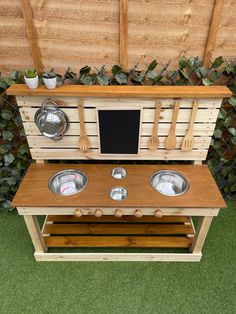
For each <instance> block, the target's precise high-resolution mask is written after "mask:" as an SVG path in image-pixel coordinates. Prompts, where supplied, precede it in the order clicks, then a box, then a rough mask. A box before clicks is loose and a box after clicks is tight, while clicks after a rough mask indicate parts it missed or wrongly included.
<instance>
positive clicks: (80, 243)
mask: <svg viewBox="0 0 236 314" xmlns="http://www.w3.org/2000/svg"><path fill="white" fill-rule="evenodd" d="M44 239H45V243H46V245H47V246H48V247H140V248H147V247H148V248H157V247H159V248H189V247H190V245H191V240H190V239H189V238H187V237H161V236H160V237H159V236H158V237H151V236H148V237H144V236H50V237H45V238H44Z"/></svg>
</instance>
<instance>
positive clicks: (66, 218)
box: [47, 215, 191, 224]
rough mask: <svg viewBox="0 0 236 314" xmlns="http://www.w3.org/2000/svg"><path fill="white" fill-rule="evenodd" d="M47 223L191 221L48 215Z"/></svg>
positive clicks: (185, 217)
mask: <svg viewBox="0 0 236 314" xmlns="http://www.w3.org/2000/svg"><path fill="white" fill-rule="evenodd" d="M47 221H48V222H67V223H68V222H88V223H91V222H94V223H99V222H102V223H104V222H122V223H125V222H128V223H130V222H139V223H150V222H151V223H153V222H158V223H173V222H174V223H179V224H181V223H184V222H188V223H189V222H190V221H191V219H190V217H188V216H164V217H158V218H157V217H155V216H143V217H142V218H137V217H135V216H123V217H119V218H118V217H115V216H103V217H102V219H101V218H98V217H95V216H82V217H75V216H71V215H63V216H58V215H49V216H48V217H47Z"/></svg>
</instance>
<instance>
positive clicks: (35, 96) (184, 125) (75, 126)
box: [8, 86, 230, 160]
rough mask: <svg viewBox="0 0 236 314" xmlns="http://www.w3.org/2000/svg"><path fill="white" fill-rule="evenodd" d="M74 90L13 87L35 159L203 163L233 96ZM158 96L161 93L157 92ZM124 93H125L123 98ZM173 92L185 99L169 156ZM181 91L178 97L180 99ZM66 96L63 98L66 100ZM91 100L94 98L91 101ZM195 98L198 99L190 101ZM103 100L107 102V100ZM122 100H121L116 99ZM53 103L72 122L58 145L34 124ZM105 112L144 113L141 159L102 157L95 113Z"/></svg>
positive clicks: (220, 91) (220, 90)
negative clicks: (189, 140) (84, 146)
mask: <svg viewBox="0 0 236 314" xmlns="http://www.w3.org/2000/svg"><path fill="white" fill-rule="evenodd" d="M75 87H76V86H73V88H72V91H73V92H68V91H70V89H69V86H67V87H66V86H65V87H61V88H58V89H56V90H54V91H47V90H45V88H43V87H41V88H40V89H38V90H36V91H32V90H28V91H27V90H26V89H25V87H22V89H20V88H19V86H15V87H11V90H10V91H8V94H16V95H17V103H18V105H19V107H20V113H21V117H22V120H23V124H24V129H25V133H26V136H27V139H28V144H29V147H30V151H31V154H32V158H33V159H36V160H40V159H43V160H45V159H62V160H69V159H70V160H78V159H96V160H99V159H100V160H113V159H119V160H126V159H132V160H205V159H206V156H207V153H208V149H209V145H210V142H211V137H212V135H213V132H214V129H215V123H216V120H217V116H218V113H219V108H220V106H221V102H222V98H223V96H226V97H227V96H230V92H229V90H227V89H226V88H225V87H219V86H218V87H216V88H215V90H214V89H212V87H211V88H210V89H209V88H207V87H197V89H196V88H195V87H194V88H193V87H191V86H190V87H185V89H184V88H183V87H175V86H173V87H169V89H165V88H166V87H165V88H164V89H163V87H160V88H158V87H155V88H153V87H149V88H150V89H147V88H146V87H145V88H144V89H142V88H141V89H139V87H126V88H124V89H122V88H121V87H120V86H118V88H117V89H116V86H114V87H111V86H109V87H108V88H107V87H105V86H103V87H102V88H101V86H99V87H97V86H94V90H96V91H95V92H94V93H93V92H91V90H93V89H92V88H93V87H84V86H82V87H81V86H77V88H78V90H79V92H78V91H77V92H76V89H75ZM14 88H15V90H14ZM106 90H107V91H109V92H108V95H107V94H106ZM117 90H118V92H117ZM136 90H137V91H140V90H143V91H144V93H141V92H139V93H138V94H137V93H135V91H136ZM158 90H159V91H161V92H160V93H158V92H156V91H158ZM81 91H82V92H81ZM101 91H102V92H101ZM119 91H120V92H119ZM123 91H125V93H124V92H123ZM127 91H129V92H130V94H129V95H128V96H126V97H124V96H123V95H124V94H125V95H127ZM145 91H148V93H149V94H148V93H147V94H145ZM175 91H176V94H177V95H178V96H179V97H181V96H182V97H181V98H178V101H179V103H180V111H179V115H178V119H177V126H176V136H177V143H176V148H175V149H174V150H166V149H165V140H166V137H167V136H168V133H169V130H170V126H171V119H172V113H173V105H174V101H175V99H174V98H173V97H171V96H172V95H174V94H175ZM178 91H180V92H179V93H178ZM184 91H186V92H184ZM209 91H210V92H209ZM63 93H64V94H65V96H63ZM90 94H91V97H88V95H90ZM194 94H195V97H189V96H193V95H194ZM22 95H25V96H22ZM48 95H50V96H48ZM68 95H69V96H68ZM104 95H105V96H106V97H105V98H104ZM119 95H120V96H121V97H118V96H119ZM98 96H99V97H98ZM112 96H113V97H112ZM114 96H116V97H114ZM154 96H156V97H154ZM81 97H82V98H83V103H84V115H85V127H86V132H87V135H88V136H89V139H90V142H91V149H90V151H89V152H87V153H84V152H82V151H80V150H79V148H78V139H79V135H80V126H79V116H78V107H77V105H78V100H79V99H80V98H81ZM127 97H129V98H127ZM49 98H50V99H53V100H54V101H56V102H57V103H58V105H59V107H60V108H61V109H62V110H63V111H64V112H65V113H66V114H67V115H68V117H69V120H70V128H69V130H68V131H67V133H66V134H65V135H64V137H63V138H62V139H61V140H59V141H54V140H51V139H48V138H46V137H44V136H43V135H41V133H40V131H39V130H38V128H37V126H36V125H35V123H34V114H35V112H36V111H37V110H38V108H39V107H40V106H41V104H42V102H43V101H44V100H46V99H49ZM157 99H158V100H159V101H160V102H161V104H162V111H161V115H160V123H159V127H158V135H159V140H160V144H159V148H158V150H156V151H154V152H152V151H150V150H149V149H148V148H147V142H148V139H149V137H150V135H151V132H152V128H153V121H154V114H155V106H156V100H157ZM194 100H197V101H198V103H199V108H198V111H197V116H196V121H195V124H194V132H193V133H194V140H195V143H194V148H193V150H192V151H189V152H183V151H181V144H182V141H183V138H184V136H185V134H186V132H187V130H188V127H189V121H190V116H191V110H192V106H193V101H194ZM101 107H106V108H127V107H129V108H132V107H135V108H137V107H140V108H141V109H142V121H141V139H140V153H139V154H138V155H134V156H127V155H117V156H114V155H100V154H99V139H98V125H97V115H96V110H97V108H101Z"/></svg>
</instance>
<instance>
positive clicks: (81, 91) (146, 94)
mask: <svg viewBox="0 0 236 314" xmlns="http://www.w3.org/2000/svg"><path fill="white" fill-rule="evenodd" d="M6 93H7V95H15V96H18V95H20V96H26V95H28V96H65V97H67V96H78V97H92V96H94V97H133V98H194V97H196V95H197V97H198V98H223V97H231V95H232V93H231V91H230V90H229V89H228V88H227V87H226V86H99V85H93V86H85V85H63V86H58V87H57V88H55V89H50V90H49V89H47V88H46V87H45V86H40V87H39V88H37V89H35V90H31V89H29V88H27V86H26V85H25V84H13V85H12V86H10V87H9V88H8V89H7V91H6Z"/></svg>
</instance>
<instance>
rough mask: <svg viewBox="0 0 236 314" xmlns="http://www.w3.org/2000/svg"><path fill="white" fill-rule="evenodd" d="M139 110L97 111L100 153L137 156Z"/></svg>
mask: <svg viewBox="0 0 236 314" xmlns="http://www.w3.org/2000/svg"><path fill="white" fill-rule="evenodd" d="M140 115H141V110H140V109H134V110H131V109H130V110H129V109H127V110H120V109H119V110H116V109H113V110H110V109H98V122H99V136H100V153H101V154H138V150H139V133H140Z"/></svg>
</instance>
